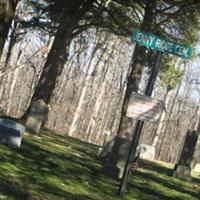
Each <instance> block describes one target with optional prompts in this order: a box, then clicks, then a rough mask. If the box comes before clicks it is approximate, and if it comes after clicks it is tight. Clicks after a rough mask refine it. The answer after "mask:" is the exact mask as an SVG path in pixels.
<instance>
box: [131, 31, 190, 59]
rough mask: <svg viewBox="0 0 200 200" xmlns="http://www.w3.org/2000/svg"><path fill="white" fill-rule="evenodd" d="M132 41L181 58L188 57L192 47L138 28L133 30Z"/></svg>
mask: <svg viewBox="0 0 200 200" xmlns="http://www.w3.org/2000/svg"><path fill="white" fill-rule="evenodd" d="M132 41H133V42H136V43H138V44H139V45H142V46H146V47H149V48H151V49H155V50H158V51H161V52H168V53H171V54H174V55H177V56H180V57H182V58H190V57H191V55H192V48H191V47H190V46H186V45H181V44H176V43H173V42H170V41H167V40H164V39H161V38H160V37H157V36H156V35H153V34H149V33H144V32H142V31H139V30H135V31H133V34H132Z"/></svg>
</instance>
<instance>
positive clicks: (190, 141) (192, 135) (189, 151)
mask: <svg viewBox="0 0 200 200" xmlns="http://www.w3.org/2000/svg"><path fill="white" fill-rule="evenodd" d="M197 139H198V134H197V132H196V131H190V130H189V131H188V133H187V135H186V138H185V142H184V145H183V150H182V153H181V156H180V159H179V162H178V163H177V164H176V165H175V167H174V171H173V176H175V177H179V178H182V179H185V180H191V176H190V174H191V162H192V160H193V154H194V151H195V147H196V143H197Z"/></svg>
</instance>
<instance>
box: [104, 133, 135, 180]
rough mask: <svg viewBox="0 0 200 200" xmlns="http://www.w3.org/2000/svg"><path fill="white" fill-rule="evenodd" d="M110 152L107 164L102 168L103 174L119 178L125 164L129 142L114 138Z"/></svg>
mask: <svg viewBox="0 0 200 200" xmlns="http://www.w3.org/2000/svg"><path fill="white" fill-rule="evenodd" d="M113 142H114V144H115V145H114V146H113V145H112V146H113V148H112V152H110V151H108V152H109V154H110V155H109V162H107V163H105V164H104V166H103V172H104V173H106V174H108V175H110V176H112V177H114V178H121V177H122V175H123V171H124V167H125V164H126V160H127V156H128V152H129V148H130V144H131V141H130V140H127V139H125V138H122V137H118V136H116V137H115V141H113Z"/></svg>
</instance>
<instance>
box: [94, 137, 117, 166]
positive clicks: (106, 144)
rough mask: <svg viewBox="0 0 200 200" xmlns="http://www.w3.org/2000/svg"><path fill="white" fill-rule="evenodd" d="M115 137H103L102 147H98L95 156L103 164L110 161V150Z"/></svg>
mask: <svg viewBox="0 0 200 200" xmlns="http://www.w3.org/2000/svg"><path fill="white" fill-rule="evenodd" d="M114 140H115V136H113V135H105V138H104V141H103V146H102V147H99V149H98V152H97V156H98V157H99V159H100V160H102V161H103V162H107V161H109V159H110V154H111V152H112V148H113V145H114Z"/></svg>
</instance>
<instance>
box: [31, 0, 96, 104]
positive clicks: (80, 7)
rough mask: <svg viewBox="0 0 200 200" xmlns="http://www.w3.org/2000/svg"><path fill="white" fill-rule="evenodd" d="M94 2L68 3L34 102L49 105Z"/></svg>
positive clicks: (81, 0)
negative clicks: (73, 44) (71, 44)
mask: <svg viewBox="0 0 200 200" xmlns="http://www.w3.org/2000/svg"><path fill="white" fill-rule="evenodd" d="M93 1H94V0H87V1H83V0H79V1H75V2H74V1H73V2H72V3H69V2H68V1H66V3H65V6H66V7H65V8H64V9H63V13H62V17H61V20H60V25H59V27H58V30H57V33H56V35H55V39H54V42H53V44H52V47H51V50H50V52H49V54H48V56H47V60H46V63H45V65H44V68H43V71H42V74H41V76H40V79H39V82H38V85H37V87H36V89H35V93H34V95H33V98H32V100H33V101H35V100H38V99H43V100H44V101H45V103H46V104H49V102H50V99H51V96H52V94H53V90H54V88H55V85H56V82H57V78H58V77H59V76H60V75H61V73H62V70H63V67H64V64H65V62H66V59H67V57H68V54H67V48H68V47H69V45H70V43H71V40H72V39H73V34H74V30H75V29H77V27H78V25H79V21H80V20H81V19H82V17H83V15H84V14H85V13H86V12H87V11H88V10H89V8H90V7H91V6H92V3H93Z"/></svg>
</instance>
